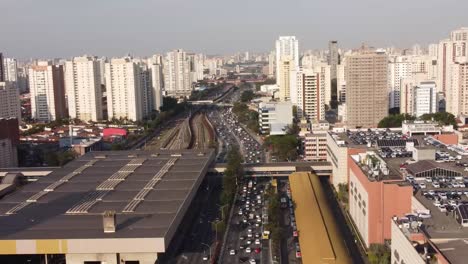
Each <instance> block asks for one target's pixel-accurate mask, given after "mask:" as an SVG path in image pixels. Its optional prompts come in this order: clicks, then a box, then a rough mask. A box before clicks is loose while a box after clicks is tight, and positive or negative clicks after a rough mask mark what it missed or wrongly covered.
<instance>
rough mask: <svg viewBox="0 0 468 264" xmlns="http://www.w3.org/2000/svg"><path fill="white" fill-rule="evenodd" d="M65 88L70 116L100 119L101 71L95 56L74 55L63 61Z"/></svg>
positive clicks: (101, 108)
mask: <svg viewBox="0 0 468 264" xmlns="http://www.w3.org/2000/svg"><path fill="white" fill-rule="evenodd" d="M65 88H66V91H67V99H68V113H69V115H70V118H78V119H80V120H83V121H89V120H91V121H98V120H101V119H102V114H103V111H102V110H103V107H102V87H101V71H100V65H99V61H98V60H97V59H96V58H95V57H86V56H84V57H75V58H73V59H72V60H71V61H67V62H66V63H65Z"/></svg>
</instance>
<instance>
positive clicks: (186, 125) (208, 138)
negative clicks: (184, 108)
mask: <svg viewBox="0 0 468 264" xmlns="http://www.w3.org/2000/svg"><path fill="white" fill-rule="evenodd" d="M215 140H216V137H215V132H214V128H213V126H212V125H211V123H210V121H209V120H208V118H207V116H206V114H205V113H203V112H197V113H195V114H193V115H192V116H190V117H187V118H185V119H180V120H178V121H177V122H176V123H175V126H174V128H173V129H171V130H170V131H168V132H167V133H166V135H165V136H164V137H162V138H158V139H154V140H153V141H151V142H150V144H148V145H147V146H146V149H150V150H151V149H153V150H154V149H170V150H177V149H207V148H210V147H213V146H214V142H215Z"/></svg>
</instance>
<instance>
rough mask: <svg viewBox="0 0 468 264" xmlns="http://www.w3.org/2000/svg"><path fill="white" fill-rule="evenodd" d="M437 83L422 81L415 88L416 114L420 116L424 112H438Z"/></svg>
mask: <svg viewBox="0 0 468 264" xmlns="http://www.w3.org/2000/svg"><path fill="white" fill-rule="evenodd" d="M436 89H437V88H436V83H435V82H433V81H431V82H422V83H421V84H420V85H419V86H417V87H416V88H415V89H414V115H415V116H416V117H420V116H422V115H424V114H432V113H436V112H437V91H436Z"/></svg>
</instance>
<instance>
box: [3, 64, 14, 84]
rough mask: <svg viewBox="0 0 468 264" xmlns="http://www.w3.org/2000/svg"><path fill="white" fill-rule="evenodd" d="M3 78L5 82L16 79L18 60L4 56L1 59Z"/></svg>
mask: <svg viewBox="0 0 468 264" xmlns="http://www.w3.org/2000/svg"><path fill="white" fill-rule="evenodd" d="M3 71H4V73H3V74H4V75H3V76H4V79H5V81H7V82H16V81H18V62H17V61H16V59H12V58H4V59H3Z"/></svg>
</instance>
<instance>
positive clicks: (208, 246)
mask: <svg viewBox="0 0 468 264" xmlns="http://www.w3.org/2000/svg"><path fill="white" fill-rule="evenodd" d="M201 244H202V245H203V246H205V247H207V248H208V250H209V252H210V260H211V246H210V245H208V244H205V243H201Z"/></svg>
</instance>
